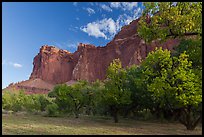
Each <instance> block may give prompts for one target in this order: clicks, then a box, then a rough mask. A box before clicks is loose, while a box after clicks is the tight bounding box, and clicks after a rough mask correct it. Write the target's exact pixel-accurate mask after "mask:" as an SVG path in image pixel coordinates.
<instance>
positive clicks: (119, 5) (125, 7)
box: [110, 2, 138, 11]
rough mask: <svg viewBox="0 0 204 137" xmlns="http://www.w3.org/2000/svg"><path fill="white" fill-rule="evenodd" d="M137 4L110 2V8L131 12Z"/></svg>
mask: <svg viewBox="0 0 204 137" xmlns="http://www.w3.org/2000/svg"><path fill="white" fill-rule="evenodd" d="M137 4H138V3H137V2H111V3H110V7H112V8H116V9H119V8H121V9H122V10H124V11H126V10H129V11H130V10H132V9H133V8H134V7H137Z"/></svg>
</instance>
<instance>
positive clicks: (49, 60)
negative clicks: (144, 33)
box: [13, 19, 179, 93]
mask: <svg viewBox="0 0 204 137" xmlns="http://www.w3.org/2000/svg"><path fill="white" fill-rule="evenodd" d="M138 21H139V19H137V20H134V21H132V22H131V23H130V24H129V25H126V26H124V27H122V28H121V31H120V32H119V33H118V34H116V35H115V37H114V39H113V40H112V41H110V42H109V43H108V44H107V45H106V46H104V47H96V46H94V45H91V44H82V43H80V44H79V45H78V48H77V51H75V52H74V53H70V52H69V51H67V50H61V49H58V48H56V47H54V46H48V45H45V46H42V47H41V48H40V52H39V53H38V55H37V56H35V58H34V61H33V65H34V67H33V71H32V73H31V76H30V78H29V80H28V81H34V80H36V79H40V80H42V81H43V82H44V83H49V84H50V85H52V86H50V87H53V86H54V85H55V84H60V83H74V82H73V81H77V80H87V81H95V80H97V79H100V80H104V79H105V78H106V70H107V68H108V66H109V64H110V63H111V62H112V61H113V60H114V59H116V58H119V59H120V60H121V62H122V66H123V67H126V66H131V65H133V64H137V65H138V64H140V63H141V62H142V60H144V59H145V57H146V56H147V54H148V53H149V52H150V51H152V50H154V49H155V48H156V47H162V48H163V49H169V50H172V49H173V46H176V45H178V44H179V40H178V39H169V40H167V41H166V42H164V43H159V42H158V41H153V42H152V43H151V44H146V43H145V42H144V40H142V39H141V38H140V37H139V36H138V33H137V27H138ZM42 81H39V80H38V82H42ZM69 81H71V82H69ZM15 85H16V84H14V85H13V86H15ZM17 85H19V84H17ZM26 87H27V88H28V89H29V87H31V86H29V85H26ZM33 87H35V88H37V89H36V90H39V89H43V88H39V87H38V86H33ZM24 88H25V86H24ZM45 89H47V90H46V91H47V92H48V91H49V90H51V89H52V88H45ZM25 90H26V89H25ZM36 90H35V89H34V90H33V92H35V91H36ZM36 93H37V92H36Z"/></svg>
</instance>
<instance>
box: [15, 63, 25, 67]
mask: <svg viewBox="0 0 204 137" xmlns="http://www.w3.org/2000/svg"><path fill="white" fill-rule="evenodd" d="M13 66H14V67H15V68H22V67H23V66H22V65H21V64H18V63H14V64H13Z"/></svg>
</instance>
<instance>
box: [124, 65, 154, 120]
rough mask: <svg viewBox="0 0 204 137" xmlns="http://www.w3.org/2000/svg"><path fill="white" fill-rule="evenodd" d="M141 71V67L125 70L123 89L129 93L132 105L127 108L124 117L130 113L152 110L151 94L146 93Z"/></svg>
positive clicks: (134, 66)
mask: <svg viewBox="0 0 204 137" xmlns="http://www.w3.org/2000/svg"><path fill="white" fill-rule="evenodd" d="M142 70H143V69H142V67H140V66H136V65H133V66H131V67H129V68H127V69H126V72H127V77H126V81H125V88H126V90H128V91H130V92H131V97H130V99H131V101H132V103H131V104H130V105H129V106H128V107H127V110H126V111H125V112H126V113H125V116H127V114H128V113H129V112H130V111H134V110H135V111H142V110H144V109H150V110H151V109H152V108H153V101H152V99H151V93H150V92H148V91H147V84H146V82H145V81H144V78H143V74H142Z"/></svg>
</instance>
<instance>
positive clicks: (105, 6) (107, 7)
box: [101, 4, 113, 12]
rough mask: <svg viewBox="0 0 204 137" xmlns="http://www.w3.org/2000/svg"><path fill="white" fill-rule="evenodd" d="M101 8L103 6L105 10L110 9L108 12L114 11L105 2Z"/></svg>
mask: <svg viewBox="0 0 204 137" xmlns="http://www.w3.org/2000/svg"><path fill="white" fill-rule="evenodd" d="M101 8H102V9H103V10H105V11H108V12H112V11H113V10H112V9H111V8H110V7H109V6H107V5H105V4H102V5H101Z"/></svg>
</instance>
